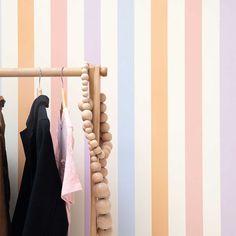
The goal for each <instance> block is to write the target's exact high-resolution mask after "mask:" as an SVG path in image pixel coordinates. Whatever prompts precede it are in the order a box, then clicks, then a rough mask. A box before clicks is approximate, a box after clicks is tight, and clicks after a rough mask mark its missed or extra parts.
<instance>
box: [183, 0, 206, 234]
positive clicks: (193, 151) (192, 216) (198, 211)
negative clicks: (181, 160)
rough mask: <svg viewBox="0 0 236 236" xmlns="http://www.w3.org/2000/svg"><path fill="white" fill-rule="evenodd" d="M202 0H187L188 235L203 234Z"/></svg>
mask: <svg viewBox="0 0 236 236" xmlns="http://www.w3.org/2000/svg"><path fill="white" fill-rule="evenodd" d="M201 8H202V2H201V0H186V11H185V17H186V20H185V27H186V31H185V32H186V33H185V40H186V48H185V50H186V51H185V56H186V62H185V63H186V64H185V66H186V69H185V73H186V80H185V86H186V88H185V96H186V100H185V105H186V115H185V119H186V127H185V128H186V131H185V132H186V235H187V236H201V235H203V212H202V211H203V210H202V209H203V207H202V82H201V80H202V66H201V63H202V61H201V50H202V45H201V36H202V35H201V30H202V29H201V20H202V11H201Z"/></svg>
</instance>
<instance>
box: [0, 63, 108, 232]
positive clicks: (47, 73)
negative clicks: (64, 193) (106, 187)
mask: <svg viewBox="0 0 236 236" xmlns="http://www.w3.org/2000/svg"><path fill="white" fill-rule="evenodd" d="M81 74H82V68H80V67H77V68H67V67H65V68H64V69H63V76H65V77H76V76H81ZM61 75H62V69H61V68H40V69H37V68H0V77H39V76H40V77H60V76H61ZM100 76H107V68H106V67H100V66H97V65H96V66H94V65H89V79H90V81H89V82H90V97H91V99H92V100H93V127H94V133H95V135H96V139H97V141H98V143H99V140H100ZM92 187H93V183H92V182H91V214H90V235H91V236H96V235H97V223H96V208H95V204H96V201H95V197H94V195H93V191H92Z"/></svg>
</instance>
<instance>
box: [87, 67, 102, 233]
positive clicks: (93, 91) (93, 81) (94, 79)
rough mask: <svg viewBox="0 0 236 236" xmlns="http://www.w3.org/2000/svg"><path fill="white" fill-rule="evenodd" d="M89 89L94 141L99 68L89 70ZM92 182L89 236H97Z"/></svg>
mask: <svg viewBox="0 0 236 236" xmlns="http://www.w3.org/2000/svg"><path fill="white" fill-rule="evenodd" d="M89 77H90V82H89V85H90V86H89V88H90V97H91V98H92V100H93V127H94V133H95V135H96V139H97V141H98V143H99V140H100V75H99V67H98V66H95V67H90V69H89ZM91 179H92V178H91ZM93 186H94V184H93V182H91V215H90V236H97V216H96V199H95V196H94V194H93Z"/></svg>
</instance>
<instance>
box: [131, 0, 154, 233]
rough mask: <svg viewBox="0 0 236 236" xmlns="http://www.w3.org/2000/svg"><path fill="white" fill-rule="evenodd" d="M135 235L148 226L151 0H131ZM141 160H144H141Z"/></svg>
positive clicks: (149, 193)
mask: <svg viewBox="0 0 236 236" xmlns="http://www.w3.org/2000/svg"><path fill="white" fill-rule="evenodd" d="M134 10H135V12H134V16H135V26H134V27H135V28H134V31H135V36H134V38H135V42H134V45H135V51H134V55H135V58H134V65H135V71H134V72H135V76H134V78H135V79H134V91H135V104H134V106H135V107H134V108H135V163H134V168H135V235H136V236H143V235H152V226H151V216H152V214H151V203H152V202H151V195H152V194H151V96H150V94H151V19H150V13H151V1H150V0H148V1H141V0H138V1H135V6H134ZM144 157H145V158H144Z"/></svg>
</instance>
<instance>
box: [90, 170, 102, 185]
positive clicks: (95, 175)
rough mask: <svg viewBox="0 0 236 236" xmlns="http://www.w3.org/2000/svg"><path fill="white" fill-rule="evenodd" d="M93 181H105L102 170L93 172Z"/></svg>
mask: <svg viewBox="0 0 236 236" xmlns="http://www.w3.org/2000/svg"><path fill="white" fill-rule="evenodd" d="M92 181H93V183H96V184H97V183H101V182H102V181H103V175H102V174H101V173H100V172H96V173H93V174H92Z"/></svg>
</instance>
